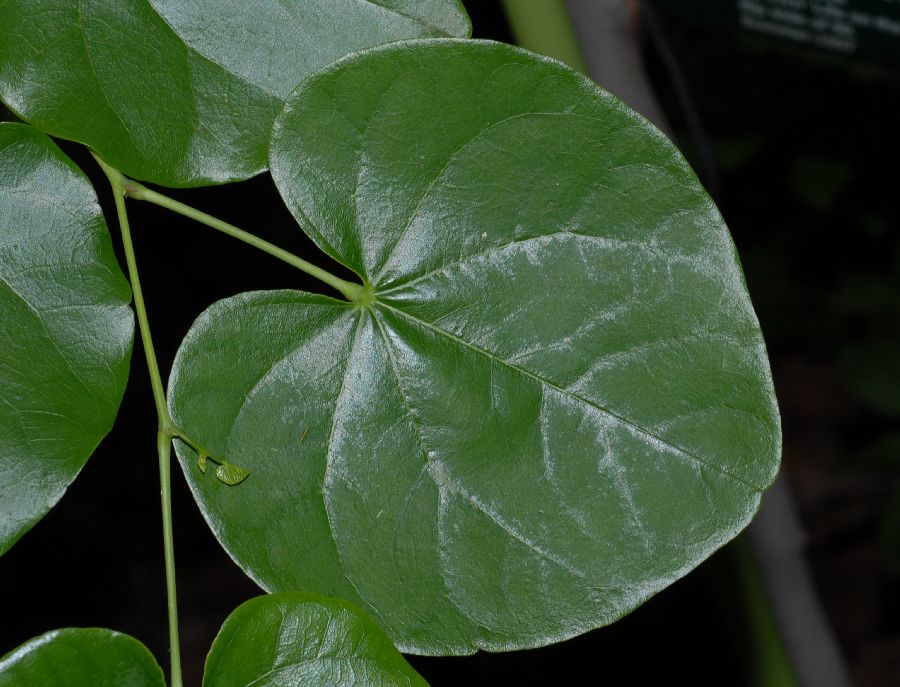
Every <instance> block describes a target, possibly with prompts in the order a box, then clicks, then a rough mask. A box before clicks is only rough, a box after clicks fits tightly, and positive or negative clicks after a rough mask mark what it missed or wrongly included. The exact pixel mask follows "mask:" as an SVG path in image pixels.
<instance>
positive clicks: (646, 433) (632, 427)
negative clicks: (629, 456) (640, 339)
mask: <svg viewBox="0 0 900 687" xmlns="http://www.w3.org/2000/svg"><path fill="white" fill-rule="evenodd" d="M379 306H380V307H382V308H384V309H386V310H390V311H391V312H394V313H396V314H397V315H400V316H401V317H403V318H404V319H406V320H408V321H410V322H412V323H414V324H416V325H418V326H420V327H424V328H426V329H428V330H429V331H431V332H432V333H434V334H437V335H438V336H441V337H444V338H447V339H450V340H451V341H454V342H455V343H457V344H458V345H460V346H463V347H464V348H466V349H468V350H471V351H474V352H475V353H476V354H478V355H481V356H484V357H486V358H488V359H489V360H491V361H493V362H496V363H498V364H500V365H502V366H504V367H506V368H508V369H510V370H512V371H513V372H516V373H518V374H521V375H524V376H526V377H529V378H531V379H533V380H535V381H537V382H538V383H540V384H542V385H545V386H548V387H550V388H552V389H554V390H555V391H557V392H558V393H560V394H562V395H564V396H567V397H569V398H572V399H574V400H576V401H579V402H581V403H584V404H585V405H587V406H589V407H591V408H593V409H594V410H595V411H596V412H599V413H601V414H602V415H604V416H607V417H609V418H611V419H612V420H614V421H615V422H617V423H619V424H621V425H623V426H624V427H626V428H627V429H628V430H629V431H631V432H633V433H635V434H638V435H640V436H643V437H644V438H645V439H649V440H650V441H651V442H653V443H656V444H658V445H660V446H663V447H665V448H667V449H669V450H671V451H673V452H675V453H677V454H678V455H681V456H684V457H685V458H688V459H690V460H692V461H694V462H696V463H698V464H700V465H703V466H704V467H707V468H709V469H710V470H713V471H715V472H718V473H720V474H722V475H724V476H726V477H728V478H730V479H732V480H734V481H735V482H738V483H740V484H743V485H744V486H746V487H747V488H748V489H750V490H752V491H762V488H761V487H758V486H756V485H754V484H752V483H751V482H749V481H747V480H746V479H744V478H743V477H741V476H739V475H736V474H734V473H733V472H731V471H730V470H728V469H727V468H725V467H722V466H721V465H718V464H716V463H713V462H712V461H710V460H708V459H707V458H703V457H701V456H698V455H697V454H695V453H692V452H691V451H688V450H687V449H685V448H683V447H681V446H678V445H676V444H674V443H672V442H671V441H669V440H667V439H665V438H663V437H661V436H659V435H657V434H655V433H654V432H652V431H650V430H649V429H646V428H644V427H641V426H640V425H638V424H636V423H634V422H632V421H630V420H628V419H627V418H625V417H622V416H621V415H619V414H617V413H615V412H613V411H612V410H610V409H608V408H605V407H603V406H601V405H600V404H598V403H596V402H595V401H592V400H590V399H588V398H586V397H584V396H582V395H581V394H578V393H575V392H573V391H572V390H571V389H566V388H563V387H561V386H559V385H558V384H555V383H553V382H552V381H550V380H549V379H546V378H545V377H542V376H540V375H538V374H536V373H534V372H532V371H530V370H527V369H525V368H523V367H519V366H518V365H514V364H512V363H510V362H509V361H507V360H504V359H503V358H500V357H498V356H496V355H494V354H493V353H490V352H489V351H486V350H484V349H482V348H479V347H478V346H475V345H474V344H472V343H470V342H468V341H466V340H465V339H462V338H460V337H458V336H456V335H455V334H453V333H451V332H448V331H446V330H444V329H441V328H440V327H438V326H436V325H434V324H432V323H431V322H426V321H425V320H422V319H419V318H418V317H415V316H413V315H410V314H409V313H406V312H404V311H403V310H400V309H398V308H395V307H392V306H390V305H387V304H386V303H384V302H379Z"/></svg>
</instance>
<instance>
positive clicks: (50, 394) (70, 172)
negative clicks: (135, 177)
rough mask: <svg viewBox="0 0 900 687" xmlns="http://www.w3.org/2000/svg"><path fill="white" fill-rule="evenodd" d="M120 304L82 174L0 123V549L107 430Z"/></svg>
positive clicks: (27, 130)
mask: <svg viewBox="0 0 900 687" xmlns="http://www.w3.org/2000/svg"><path fill="white" fill-rule="evenodd" d="M130 300H131V291H130V289H129V287H128V282H127V281H126V280H125V277H124V276H123V275H122V272H121V271H120V269H119V266H118V263H117V262H116V258H115V255H114V253H113V248H112V242H111V240H110V237H109V233H108V231H107V229H106V223H105V222H104V220H103V215H102V213H101V210H100V206H99V205H98V204H97V197H96V195H95V193H94V189H93V188H92V187H91V185H90V182H89V181H88V179H87V177H86V176H85V175H84V174H83V173H82V172H81V170H79V169H78V168H77V167H76V166H75V164H74V163H73V162H72V161H71V160H69V159H68V158H67V157H66V156H65V155H64V154H63V153H62V151H60V150H59V148H57V147H56V145H55V144H54V143H53V142H52V141H51V140H50V139H49V138H47V137H46V136H45V135H44V134H42V133H40V132H38V131H36V130H35V129H33V128H32V127H30V126H26V125H24V124H0V553H3V552H4V551H6V550H7V549H9V547H10V546H12V545H13V543H14V542H15V541H16V540H17V539H18V538H19V537H21V536H22V534H24V533H25V532H26V531H27V530H28V529H30V528H31V527H32V526H33V525H34V524H35V523H36V522H37V521H38V520H40V519H41V518H42V517H43V516H44V515H46V513H47V512H48V511H49V510H50V508H52V507H53V505H54V504H55V503H56V502H57V501H58V500H59V499H60V497H61V496H62V495H63V492H65V490H66V488H67V487H68V485H69V484H70V483H71V482H72V480H74V479H75V476H76V475H77V474H78V472H79V471H80V470H81V468H82V467H83V466H84V464H85V462H86V461H87V459H88V457H89V456H90V455H91V453H93V451H94V448H95V447H96V446H97V444H98V443H99V442H100V440H101V439H102V438H103V437H104V436H105V435H106V433H107V432H108V431H109V430H110V428H111V427H112V424H113V421H114V420H115V417H116V412H117V411H118V408H119V404H120V403H121V400H122V394H123V393H124V391H125V384H126V381H127V380H128V365H129V361H130V357H131V343H132V336H133V333H134V321H133V316H132V312H131V309H130V308H129V306H128V303H129V301H130Z"/></svg>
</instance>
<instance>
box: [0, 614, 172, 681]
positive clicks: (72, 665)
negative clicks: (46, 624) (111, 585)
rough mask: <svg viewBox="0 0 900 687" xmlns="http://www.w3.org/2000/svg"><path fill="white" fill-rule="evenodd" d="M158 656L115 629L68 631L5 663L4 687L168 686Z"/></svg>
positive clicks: (1, 664) (0, 668)
mask: <svg viewBox="0 0 900 687" xmlns="http://www.w3.org/2000/svg"><path fill="white" fill-rule="evenodd" d="M165 684H166V682H165V680H164V679H163V674H162V670H160V668H159V666H158V665H157V664H156V660H155V659H154V658H153V655H152V654H151V653H150V652H149V651H148V650H147V648H146V647H145V646H144V645H143V644H141V643H140V642H139V641H137V640H136V639H134V638H132V637H129V636H128V635H123V634H120V633H118V632H113V631H112V630H103V629H99V628H89V629H82V628H66V629H65V630H54V631H53V632H48V633H47V634H45V635H41V636H40V637H35V638H34V639H32V640H30V641H28V642H26V643H25V644H23V645H22V646H20V647H19V648H18V649H16V650H15V651H12V652H10V653H9V654H7V655H6V656H4V657H3V658H2V659H0V687H25V686H26V685H27V687H165Z"/></svg>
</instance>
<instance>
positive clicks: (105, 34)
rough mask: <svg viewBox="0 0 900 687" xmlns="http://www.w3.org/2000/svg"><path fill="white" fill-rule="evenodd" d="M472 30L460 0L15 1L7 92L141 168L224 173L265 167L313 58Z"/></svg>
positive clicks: (4, 79) (68, 133) (175, 181)
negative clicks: (279, 121) (286, 105)
mask: <svg viewBox="0 0 900 687" xmlns="http://www.w3.org/2000/svg"><path fill="white" fill-rule="evenodd" d="M167 22H168V23H167ZM468 31H469V23H468V18H467V17H466V15H465V12H464V11H463V9H462V7H461V5H460V4H459V2H458V0H425V2H411V1H409V0H393V1H391V2H370V1H368V0H314V1H310V0H262V1H259V2H253V3H250V4H247V3H243V2H234V1H233V0H191V1H189V2H185V0H152V3H151V2H150V1H149V0H78V1H77V2H76V1H75V0H9V1H8V2H3V3H0V98H2V99H3V101H4V102H5V103H6V104H7V105H8V106H9V107H10V108H12V109H13V110H15V111H16V112H17V113H18V114H19V115H20V116H21V117H23V118H24V119H26V120H27V121H29V122H31V123H33V124H34V125H35V126H37V127H39V128H41V129H42V130H44V131H46V132H47V133H50V134H52V135H54V136H61V137H63V138H69V139H72V140H75V141H80V142H82V143H86V144H88V145H89V146H91V147H92V148H94V149H95V150H96V151H97V152H98V153H99V154H100V155H101V156H102V157H103V158H104V159H105V160H106V161H107V162H109V163H110V164H111V165H113V166H114V167H116V168H118V169H119V170H121V171H123V172H125V173H127V174H129V175H131V176H133V177H135V178H139V179H146V180H148V181H153V182H156V183H159V184H163V185H166V186H197V185H203V184H209V183H220V182H225V181H233V180H237V179H245V178H247V177H250V176H253V175H254V174H257V173H258V172H260V171H262V170H264V169H265V167H266V164H267V150H268V142H269V133H270V131H271V128H272V121H273V120H274V118H275V115H276V114H277V113H278V111H279V110H280V109H281V106H282V101H283V99H284V97H285V96H287V94H288V93H290V92H291V90H293V88H294V87H295V86H296V85H297V84H298V83H299V82H300V81H301V80H302V79H303V78H304V77H305V76H307V75H308V74H310V73H312V72H313V71H315V70H316V69H319V68H320V67H323V66H325V65H326V64H328V63H329V62H332V61H333V60H335V59H337V58H339V57H342V56H343V55H345V54H347V53H348V52H351V51H353V50H358V49H361V48H367V47H370V46H373V45H379V44H381V43H387V42H390V41H395V40H400V39H404V38H415V37H426V36H447V35H454V36H464V35H467V34H468Z"/></svg>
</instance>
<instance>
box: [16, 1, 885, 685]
mask: <svg viewBox="0 0 900 687" xmlns="http://www.w3.org/2000/svg"><path fill="white" fill-rule="evenodd" d="M467 4H468V5H469V10H470V14H471V17H472V21H473V25H474V29H475V35H476V36H478V37H489V38H495V39H498V40H506V41H510V40H511V36H510V33H509V29H508V28H507V26H506V23H505V20H504V16H503V13H502V10H501V8H500V6H499V4H498V3H494V2H484V1H482V2H469V3H467ZM662 4H665V3H662ZM660 10H661V13H660V20H661V23H662V26H663V29H664V32H665V37H666V40H667V41H668V42H669V43H670V45H671V48H672V51H673V54H674V55H675V57H676V59H677V61H678V63H679V66H680V68H681V69H682V70H683V72H684V75H685V77H686V81H687V84H688V86H689V89H690V92H691V94H692V96H693V99H694V101H695V105H696V114H698V115H699V117H700V120H701V122H702V131H701V136H700V138H699V140H698V136H697V132H696V131H689V129H688V127H687V126H686V118H685V114H684V111H683V109H682V107H681V105H680V104H679V99H678V93H676V91H675V88H674V86H673V82H672V79H671V74H670V71H669V69H670V66H671V65H668V64H666V63H664V62H662V61H661V59H660V57H659V52H658V46H657V45H656V44H655V43H654V42H653V41H651V40H650V39H649V38H646V37H645V39H644V40H645V45H644V48H645V50H644V57H645V59H646V61H647V66H648V69H649V72H650V76H651V79H652V81H653V84H654V87H655V88H656V89H657V92H658V95H659V96H660V98H661V100H662V104H663V107H664V109H665V111H666V114H667V116H668V117H669V118H670V119H671V121H672V123H673V127H674V129H675V138H676V142H677V143H678V145H679V146H680V147H681V148H682V149H683V150H684V151H685V153H686V155H687V156H688V158H689V159H690V160H692V162H695V163H696V164H697V166H698V168H701V171H702V175H705V180H706V181H707V182H708V183H709V184H711V185H714V186H715V187H716V189H717V200H718V202H719V204H720V207H721V209H722V212H723V214H724V216H725V218H726V221H727V222H728V224H729V226H730V228H731V230H732V233H733V235H734V239H735V242H736V244H737V246H738V250H739V252H740V255H741V258H742V261H743V265H744V268H745V272H746V277H747V281H748V285H749V288H750V293H751V295H752V297H753V300H754V303H755V305H756V308H757V311H758V314H759V317H760V320H761V323H762V327H763V332H764V334H765V336H766V340H767V343H768V345H769V349H770V354H771V359H772V365H773V371H774V376H775V385H776V389H777V392H778V396H779V401H780V404H781V410H782V413H783V422H784V436H785V444H784V469H785V472H786V474H787V476H788V478H789V482H790V484H791V486H792V488H793V491H794V494H795V498H796V499H797V503H798V506H799V509H800V515H801V518H802V520H803V524H804V526H805V527H806V530H807V534H808V546H807V553H808V556H809V559H810V561H811V563H812V565H813V573H814V578H815V583H816V586H817V589H818V590H819V593H820V595H821V597H822V600H823V604H824V607H825V610H826V613H827V616H828V618H829V620H830V622H831V624H832V626H833V628H834V631H835V634H836V636H837V638H838V641H839V643H840V646H841V649H842V651H843V653H844V655H845V658H846V660H847V662H848V665H849V666H850V668H851V671H852V673H853V676H854V678H855V680H856V681H857V683H858V684H860V685H863V686H870V685H871V686H876V685H896V684H900V613H898V611H900V574H898V573H900V499H898V496H897V494H898V491H900V217H898V215H900V212H898V203H897V197H898V176H900V175H898V174H897V172H896V169H895V166H896V159H897V156H898V153H900V145H898V133H897V126H898V123H900V68H898V63H897V62H895V61H894V58H893V57H891V56H889V55H887V54H876V55H865V56H862V57H859V56H848V55H838V54H831V53H827V52H822V51H816V50H814V49H810V48H802V47H797V46H791V45H790V44H788V43H785V42H780V41H777V40H774V39H769V38H765V37H761V36H755V35H752V34H747V33H743V32H740V31H739V30H738V29H737V28H736V27H728V26H726V25H722V24H718V25H717V24H703V23H695V22H693V21H692V20H691V19H690V17H688V18H685V17H683V16H678V15H676V14H666V13H665V12H663V11H662V10H663V8H662V7H660ZM704 140H706V141H707V142H708V143H709V145H710V146H711V150H712V152H713V165H712V166H711V167H710V165H708V164H706V165H705V166H704V165H702V164H701V157H700V152H699V151H701V150H702V146H703V141H704ZM64 148H65V150H66V151H67V152H68V153H69V154H70V155H71V156H72V157H73V158H74V159H75V160H76V161H77V162H78V164H79V165H80V166H81V167H82V168H83V169H85V170H86V171H87V173H88V174H90V175H91V177H92V178H93V179H94V181H95V185H96V187H97V188H98V189H99V192H100V199H101V203H102V204H103V206H104V208H105V209H106V212H107V213H110V212H111V209H112V204H111V198H110V195H109V192H108V187H107V184H106V183H105V181H104V179H103V177H102V175H99V174H98V173H97V172H98V170H97V169H96V166H95V164H94V162H93V161H92V160H91V159H90V158H89V157H87V156H86V155H85V154H84V152H83V151H82V150H81V149H80V147H79V146H75V145H70V144H64ZM171 195H174V196H176V197H178V198H181V199H183V200H185V201H186V202H189V203H190V204H191V205H194V206H196V207H199V208H201V209H206V210H208V211H210V212H213V213H214V214H216V215H217V216H221V217H223V218H224V219H227V220H229V221H231V222H233V223H234V224H236V225H238V226H241V227H246V228H247V229H250V230H252V231H254V232H255V233H258V234H260V235H261V236H263V237H264V238H267V239H269V240H271V241H273V242H274V243H277V244H279V245H282V246H284V247H285V248H287V249H288V250H291V251H292V252H295V253H297V254H300V255H302V256H306V257H312V259H313V260H315V261H317V262H318V263H319V264H322V265H325V266H328V267H329V268H332V267H333V268H334V269H335V271H337V272H338V273H340V268H339V267H336V266H334V265H327V262H328V260H327V258H325V257H324V256H323V255H322V254H321V252H320V251H318V250H317V249H316V248H315V247H314V246H313V244H312V243H311V242H310V241H309V240H307V239H306V238H305V236H304V235H303V233H302V232H300V231H298V230H297V228H296V224H295V222H294V221H293V219H292V218H291V217H290V215H289V214H288V212H287V211H286V210H285V208H284V206H283V204H282V202H281V200H280V198H279V197H278V195H277V192H276V191H275V189H274V187H273V186H272V184H271V180H270V179H269V177H268V176H267V175H263V176H261V177H259V178H257V179H254V180H251V181H248V182H246V183H243V184H240V185H237V186H230V187H227V188H212V189H200V190H192V191H188V192H174V193H172V194H171ZM109 216H110V215H109V214H108V217H109ZM132 224H133V233H134V236H135V243H136V251H137V255H138V260H139V263H140V265H141V268H142V280H143V284H144V291H145V294H146V299H147V304H148V309H149V312H150V317H151V323H152V324H153V326H154V327H155V329H154V334H155V339H156V345H157V353H158V356H159V360H160V364H161V365H162V366H163V367H167V366H168V362H167V361H171V360H172V358H173V356H174V354H175V351H176V348H177V346H178V344H179V342H180V340H181V338H182V336H183V335H184V333H185V332H186V331H187V329H188V328H189V326H190V324H191V322H192V321H193V319H194V317H196V315H197V314H199V313H200V312H201V311H202V310H203V309H204V308H205V307H206V306H208V305H209V304H210V303H212V302H213V301H214V300H216V299H219V298H222V297H225V296H228V295H232V294H234V293H236V292H238V291H243V290H251V289H268V288H284V287H288V288H300V289H307V290H318V286H317V285H316V284H315V283H313V282H311V281H304V279H303V276H302V275H300V274H299V273H298V272H297V271H296V270H294V269H293V268H290V267H288V266H286V265H283V264H282V263H280V262H278V261H276V260H274V259H272V258H269V257H268V256H266V255H263V254H261V253H258V252H256V251H252V250H248V249H246V248H245V247H244V246H243V245H242V244H239V243H237V242H234V241H233V240H231V239H229V238H227V237H224V236H222V235H218V234H216V233H215V232H212V231H210V230H208V229H206V228H204V227H201V226H199V225H197V224H193V223H190V222H188V221H183V220H182V219H181V218H180V217H178V216H176V215H173V214H171V213H167V212H165V211H162V210H158V209H157V208H155V207H152V206H141V207H136V206H133V207H132ZM123 264H124V262H123ZM119 418H120V419H119V422H118V423H117V425H116V427H115V429H114V430H113V431H112V433H111V434H110V435H109V436H108V437H107V438H106V440H104V442H103V444H102V445H101V447H100V449H99V450H98V451H97V453H96V454H95V455H94V456H93V458H92V459H91V460H90V461H89V462H88V464H87V466H86V467H85V469H84V471H83V472H82V474H81V476H80V477H79V479H77V480H76V481H75V483H74V484H73V485H72V487H71V488H70V489H69V491H68V493H67V494H66V496H65V497H64V498H63V499H62V501H61V502H60V504H59V505H58V506H57V507H56V508H55V509H53V510H52V511H51V513H50V514H49V515H48V516H47V517H46V518H45V519H44V520H43V521H42V522H41V523H40V524H39V525H37V526H36V527H35V528H34V529H33V530H32V531H31V532H29V533H28V534H26V535H25V536H24V537H23V539H22V540H21V541H20V542H19V543H18V544H16V545H15V546H14V547H13V549H12V550H11V551H10V552H9V553H7V554H6V555H5V556H4V557H3V559H2V561H0V590H2V591H0V594H2V602H0V609H2V610H0V654H2V653H5V652H6V651H8V650H11V649H13V648H14V647H15V646H17V645H18V644H21V643H22V642H24V641H26V640H27V639H29V638H30V637H33V636H35V635H38V634H41V633H43V632H45V631H47V630H50V629H53V628H57V627H66V626H103V627H110V628H113V629H116V630H120V631H123V632H127V633H129V634H132V635H134V636H135V637H137V638H139V639H141V640H142V641H143V642H145V643H146V644H147V645H148V646H149V647H150V649H151V650H152V651H153V652H154V653H155V654H156V656H157V658H158V659H159V660H160V663H161V664H162V665H164V666H166V665H167V664H168V661H167V655H166V654H167V647H168V640H167V634H166V615H165V613H166V606H165V588H164V574H163V562H162V546H161V532H160V521H159V498H158V496H159V488H158V475H157V463H156V455H155V441H154V439H155V426H156V418H155V412H154V409H153V404H152V397H151V392H150V388H149V383H148V381H147V375H146V371H145V368H144V361H143V352H142V350H141V349H140V347H139V346H136V348H135V354H134V361H133V367H132V374H131V380H130V382H129V387H128V391H127V393H126V395H125V401H124V404H123V406H122V409H121V411H120V413H119ZM173 484H174V517H175V523H176V528H175V538H176V561H177V566H178V584H179V602H180V614H181V632H182V653H183V656H184V668H185V673H186V675H185V677H186V683H187V684H189V685H198V684H199V683H200V675H201V673H202V662H203V659H204V657H205V654H206V651H207V649H208V647H209V645H210V643H211V641H212V639H213V637H214V636H215V634H216V632H217V631H218V628H219V626H220V625H221V622H222V621H223V620H224V619H225V617H226V616H227V615H228V614H229V613H230V612H231V611H232V610H233V609H234V608H235V607H236V606H237V605H238V604H240V603H241V602H242V601H244V600H246V599H247V598H249V597H251V596H254V595H256V594H258V593H259V592H260V590H259V589H258V588H257V587H256V586H255V585H254V584H253V583H252V582H251V581H250V580H249V579H248V578H246V577H245V576H244V575H243V573H241V571H240V570H239V569H238V568H237V567H236V566H235V565H234V564H233V563H232V562H231V560H230V559H229V558H228V556H227V555H226V554H225V553H224V551H223V550H222V549H221V548H220V547H219V545H218V543H217V542H216V541H215V539H214V538H213V536H212V534H211V533H210V532H209V530H208V529H207V527H206V525H205V523H204V522H203V520H202V518H201V516H200V513H199V511H198V509H197V507H196V506H195V505H194V503H193V501H192V499H191V497H190V495H189V493H188V490H187V489H186V487H185V484H184V481H183V478H182V476H181V474H180V471H179V470H178V469H177V468H175V470H174V472H173ZM736 584H737V583H736V581H735V572H734V560H733V555H732V552H730V551H729V549H728V548H726V549H724V550H723V551H722V552H720V553H719V554H717V555H716V556H714V557H713V558H712V559H711V560H710V561H709V562H708V563H706V564H704V565H703V566H701V568H700V569H699V570H698V571H697V572H696V573H694V574H691V575H689V576H688V577H687V578H685V579H684V580H682V581H680V582H678V583H676V584H674V585H672V587H670V588H669V589H667V590H666V591H664V592H662V593H660V594H659V595H657V596H656V597H654V598H653V599H652V600H651V601H650V602H648V603H647V604H645V605H644V606H643V607H641V608H640V609H638V610H637V611H636V612H634V613H633V614H631V615H630V616H628V617H627V618H625V619H624V620H622V621H620V622H618V623H616V624H615V625H613V626H611V627H609V628H604V629H600V630H596V631H594V632H591V633H589V634H587V635H583V636H582V637H579V638H577V639H574V640H571V641H569V642H566V643H564V644H560V645H556V646H551V647H547V648H544V649H539V650H533V651H527V652H517V653H513V654H495V655H491V654H478V655H476V656H472V657H466V658H440V659H438V658H415V657H413V658H412V659H411V661H412V662H413V664H414V666H415V667H416V668H417V669H419V670H420V672H422V674H423V675H424V676H425V677H426V679H428V680H429V682H430V683H431V684H432V685H434V687H439V686H440V685H451V684H458V683H460V682H461V681H463V680H465V681H468V682H470V683H472V684H487V683H489V682H491V681H493V680H494V679H495V678H499V679H504V680H508V681H510V682H512V681H515V682H516V683H519V684H524V685H531V684H534V685H538V684H550V683H553V684H556V683H559V684H594V683H600V682H603V683H609V684H618V683H619V682H620V681H624V680H626V679H627V680H628V681H629V682H633V683H635V684H641V685H643V684H657V683H662V682H666V683H668V682H682V681H685V682H686V681H690V682H692V683H693V684H700V685H706V684H710V685H713V684H716V685H718V684H726V685H740V684H743V683H742V681H743V680H745V679H747V676H748V675H750V673H751V667H750V665H751V657H750V656H749V655H748V653H747V649H746V648H745V647H746V641H745V635H744V632H745V622H744V621H745V617H744V615H743V611H742V608H741V605H740V603H739V602H738V600H737V590H736Z"/></svg>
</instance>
